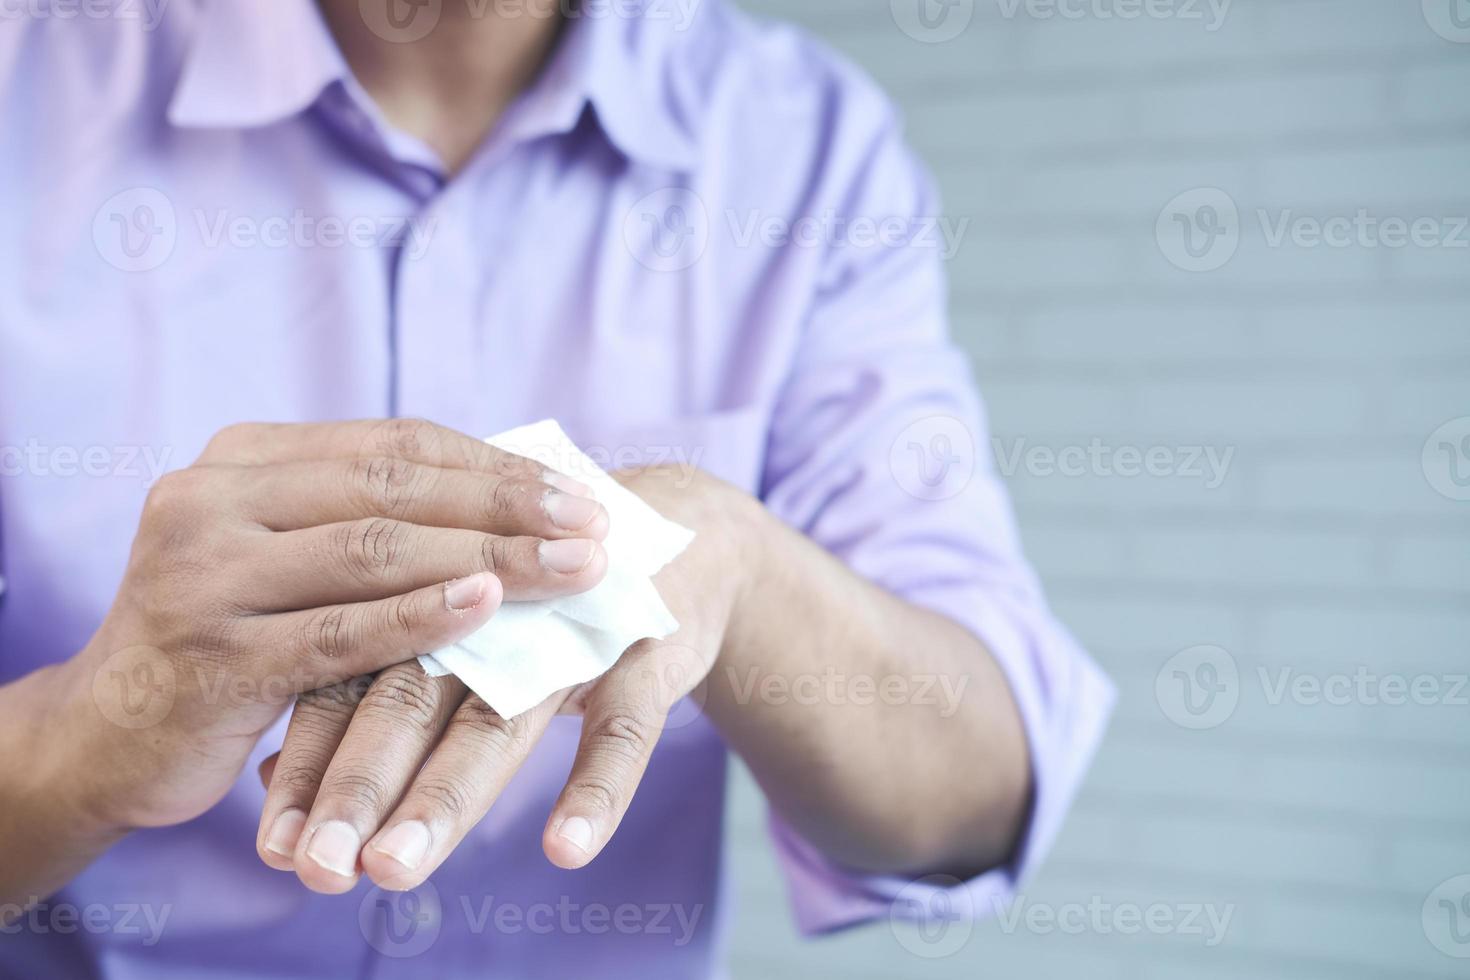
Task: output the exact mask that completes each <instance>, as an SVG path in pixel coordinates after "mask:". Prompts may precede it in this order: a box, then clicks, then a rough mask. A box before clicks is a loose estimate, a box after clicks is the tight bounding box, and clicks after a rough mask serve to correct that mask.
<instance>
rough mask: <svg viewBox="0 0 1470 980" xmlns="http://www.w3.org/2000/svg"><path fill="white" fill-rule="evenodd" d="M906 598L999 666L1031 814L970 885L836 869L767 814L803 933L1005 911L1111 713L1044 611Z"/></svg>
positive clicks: (954, 597)
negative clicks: (951, 625) (953, 625)
mask: <svg viewBox="0 0 1470 980" xmlns="http://www.w3.org/2000/svg"><path fill="white" fill-rule="evenodd" d="M907 598H908V599H909V600H910V601H912V602H914V603H915V604H916V605H920V606H923V607H925V608H928V609H932V610H934V611H935V612H939V613H941V614H943V615H946V616H948V617H949V618H951V619H953V620H955V621H956V622H958V623H960V624H961V625H963V626H965V627H967V628H969V629H970V630H971V631H972V632H973V633H974V634H975V635H976V636H977V637H979V639H980V640H981V641H982V642H983V643H984V644H985V646H986V648H987V649H988V650H989V651H990V654H991V655H992V656H993V657H994V658H995V660H996V662H997V663H999V664H1000V667H1001V669H1002V671H1003V672H1004V673H1005V676H1006V679H1007V681H1008V682H1009V683H1010V686H1011V691H1012V694H1013V696H1014V698H1015V701H1016V705H1017V708H1018V709H1019V711H1020V715H1021V722H1022V725H1023V726H1024V728H1025V732H1026V741H1027V744H1028V746H1029V748H1030V753H1031V769H1032V786H1033V799H1032V806H1031V812H1030V814H1029V816H1028V819H1027V824H1026V827H1025V829H1024V830H1023V831H1022V837H1021V841H1020V845H1019V846H1018V847H1017V849H1016V855H1015V857H1014V858H1013V859H1012V860H1011V861H1010V862H1008V863H1007V864H1005V865H1001V866H999V867H996V868H992V869H991V870H989V871H986V872H984V873H983V874H980V875H977V876H976V877H974V878H971V879H970V880H968V881H959V880H958V879H956V878H953V877H949V876H945V875H930V876H927V877H921V878H914V877H908V876H902V875H873V874H866V873H863V872H859V871H853V870H851V869H848V868H844V867H841V866H839V865H838V864H836V863H835V862H833V861H832V860H830V859H829V858H827V857H826V855H824V854H822V853H821V851H819V850H818V849H817V848H816V847H815V846H814V845H813V844H811V843H810V842H808V841H807V840H805V839H804V838H803V837H801V836H800V835H799V834H798V833H797V832H796V831H795V830H793V829H792V828H791V827H790V826H789V825H788V824H786V823H785V821H783V820H782V819H781V818H780V817H779V816H778V815H776V814H775V813H774V812H773V813H771V815H770V818H769V822H770V832H771V837H772V841H773V843H774V844H775V848H776V853H777V856H778V858H779V860H780V863H781V866H782V870H783V873H784V874H785V877H786V883H787V888H788V890H789V892H790V895H791V902H792V905H793V908H794V911H795V915H796V923H797V926H798V927H799V928H800V930H801V931H802V933H803V934H805V935H816V934H820V933H824V932H831V931H834V930H837V929H843V928H846V927H849V926H853V925H857V924H860V923H864V922H869V921H872V920H874V919H878V918H882V917H891V918H894V919H912V920H921V921H932V920H935V919H936V918H938V917H940V916H943V917H945V918H949V919H954V918H965V919H970V918H974V919H979V918H983V917H985V916H988V915H991V914H994V913H995V912H997V911H998V910H999V909H1000V908H1002V907H1004V906H1005V904H1006V903H1008V902H1009V901H1010V900H1011V899H1012V898H1014V897H1015V895H1016V892H1017V890H1018V888H1019V887H1020V886H1021V885H1022V884H1023V883H1024V882H1026V881H1027V880H1029V879H1030V876H1031V875H1032V874H1033V873H1034V872H1035V870H1036V868H1037V867H1038V865H1039V864H1040V863H1041V861H1042V859H1043V858H1044V857H1045V856H1046V854H1047V852H1048V851H1049V850H1050V849H1051V845H1052V842H1053V841H1054V840H1055V839H1056V835H1057V832H1058V831H1059V830H1060V829H1061V825H1062V822H1063V820H1064V819H1065V817H1066V814H1067V811H1068V809H1069V808H1070V807H1071V804H1072V800H1073V798H1074V797H1075V796H1076V793H1077V789H1078V787H1079V786H1080V785H1081V783H1082V779H1083V777H1084V776H1085V775H1086V772H1087V767H1088V764H1089V763H1090V762H1091V760H1092V756H1093V754H1094V753H1095V751H1096V749H1097V746H1098V744H1099V743H1100V742H1101V740H1102V736H1103V732H1104V730H1105V729H1106V727H1107V721H1108V717H1109V715H1110V714H1111V713H1112V707H1113V703H1114V700H1115V698H1116V692H1115V690H1114V688H1113V685H1112V683H1111V682H1110V681H1109V680H1108V679H1107V677H1106V676H1105V675H1104V674H1103V673H1102V671H1101V670H1100V669H1099V668H1098V667H1097V665H1096V664H1094V663H1093V661H1092V659H1091V658H1090V657H1089V656H1088V655H1087V654H1086V653H1085V652H1084V651H1083V650H1082V649H1081V647H1079V646H1078V645H1077V643H1076V641H1075V640H1073V639H1072V637H1071V635H1070V634H1069V633H1068V632H1067V631H1066V629H1065V628H1064V627H1063V626H1061V624H1059V623H1057V622H1056V621H1055V620H1053V619H1052V618H1051V616H1050V614H1049V613H1047V612H1046V611H1045V610H1044V609H1043V610H1037V609H1034V608H1026V609H1016V608H1011V607H1010V605H1009V604H1008V603H1005V602H1002V601H997V600H996V599H995V598H993V596H987V597H985V598H981V597H979V596H977V593H976V590H975V589H973V588H969V587H966V588H955V589H943V590H926V591H925V594H924V595H921V596H920V595H911V596H908V597H907Z"/></svg>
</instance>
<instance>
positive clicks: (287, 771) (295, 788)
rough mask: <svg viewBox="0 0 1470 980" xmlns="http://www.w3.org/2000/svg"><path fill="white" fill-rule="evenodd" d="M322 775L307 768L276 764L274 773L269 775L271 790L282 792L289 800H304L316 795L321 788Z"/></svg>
mask: <svg viewBox="0 0 1470 980" xmlns="http://www.w3.org/2000/svg"><path fill="white" fill-rule="evenodd" d="M321 785H322V774H321V773H320V772H318V771H317V770H315V769H311V768H309V767H307V766H288V765H282V764H280V763H277V764H276V771H275V772H274V773H272V774H271V787H270V788H271V789H272V790H275V791H283V792H285V794H286V795H287V796H288V797H290V798H291V799H293V800H294V799H305V798H309V797H311V796H314V795H315V794H316V791H317V790H318V789H320V788H321Z"/></svg>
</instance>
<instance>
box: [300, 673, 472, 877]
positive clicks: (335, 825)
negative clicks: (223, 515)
mask: <svg viewBox="0 0 1470 980" xmlns="http://www.w3.org/2000/svg"><path fill="white" fill-rule="evenodd" d="M464 695H465V687H464V684H463V683H462V682H460V680H459V679H458V678H456V677H453V676H450V677H430V676H428V675H427V674H425V673H424V672H423V671H422V670H420V669H419V667H418V665H416V664H401V665H399V666H397V667H390V668H389V669H387V670H385V671H383V672H382V673H381V674H379V675H378V676H377V678H376V679H375V680H374V681H373V683H372V685H371V686H370V687H368V689H367V693H366V694H365V695H364V696H363V699H362V703H361V704H359V705H358V706H357V711H356V712H355V713H354V714H353V715H352V720H351V723H350V725H349V726H348V728H347V733H346V734H345V735H344V736H342V738H341V742H340V744H339V745H338V746H337V748H336V751H335V752H334V753H333V755H332V756H331V758H330V761H329V763H328V764H327V765H326V766H325V767H324V768H322V769H317V770H315V771H314V772H313V773H312V775H313V776H314V777H315V784H316V785H318V786H319V787H320V788H319V789H318V790H317V791H316V794H315V799H314V800H313V802H312V804H311V806H310V808H309V813H308V815H307V817H306V822H305V825H304V827H303V829H302V832H301V836H300V839H299V840H298V841H297V844H296V851H295V854H294V865H295V868H296V875H297V877H299V878H300V879H301V881H302V883H303V884H305V885H306V887H308V888H310V889H311V890H312V891H315V892H321V893H323V894H328V895H335V894H339V893H341V892H344V891H347V890H349V889H350V888H352V886H353V885H354V884H356V882H357V875H358V855H359V854H360V853H361V851H362V842H363V841H365V840H367V839H368V838H369V837H370V836H372V834H373V833H375V832H376V831H377V829H378V827H379V826H380V825H381V824H382V821H383V817H384V816H386V815H387V813H388V811H389V810H390V809H391V808H392V807H393V805H394V804H395V803H397V802H398V798H399V797H400V796H401V795H402V793H403V790H404V789H405V788H406V787H407V786H408V784H409V782H410V781H411V780H412V779H413V776H414V773H416V772H417V771H418V770H419V767H420V766H422V765H423V762H424V758H425V757H426V756H427V755H428V754H429V750H430V749H431V748H433V746H434V743H435V742H436V741H438V739H439V737H440V734H441V733H442V732H443V731H444V726H445V725H447V724H448V723H449V717H450V715H451V714H452V713H453V711H454V709H455V708H456V707H457V706H458V705H460V704H461V703H462V702H463V701H464Z"/></svg>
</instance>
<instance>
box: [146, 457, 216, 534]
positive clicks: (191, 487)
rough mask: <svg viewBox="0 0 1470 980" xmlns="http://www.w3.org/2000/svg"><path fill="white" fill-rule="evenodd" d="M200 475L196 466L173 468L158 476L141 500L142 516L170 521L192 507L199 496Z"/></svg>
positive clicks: (201, 479)
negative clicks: (145, 496) (144, 497)
mask: <svg viewBox="0 0 1470 980" xmlns="http://www.w3.org/2000/svg"><path fill="white" fill-rule="evenodd" d="M202 482H203V478H202V475H201V473H200V471H199V469H198V468H197V467H190V468H188V469H184V470H174V471H172V472H170V473H165V474H164V475H163V476H161V477H159V478H158V479H157V480H156V481H155V482H154V484H153V487H152V489H150V490H149V491H148V497H147V499H146V500H145V501H144V502H143V514H144V518H145V519H148V518H153V519H155V520H156V519H163V520H167V521H172V520H173V519H175V518H177V517H179V516H180V515H181V514H183V513H185V512H189V511H191V510H192V509H193V506H194V504H195V501H196V500H198V499H199V497H200V491H201V484H202Z"/></svg>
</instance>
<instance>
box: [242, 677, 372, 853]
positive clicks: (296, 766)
mask: <svg viewBox="0 0 1470 980" xmlns="http://www.w3.org/2000/svg"><path fill="white" fill-rule="evenodd" d="M370 681H371V678H370V677H355V678H352V679H351V680H348V681H344V682H342V683H340V684H333V685H330V686H328V687H324V688H320V689H318V690H315V691H309V692H307V693H305V694H302V695H301V696H300V697H299V698H297V699H296V707H295V708H294V709H293V710H292V712H291V721H290V723H289V724H287V726H286V737H285V739H283V740H282V742H281V751H279V752H277V753H276V754H275V755H273V756H271V757H270V758H268V759H266V760H265V761H264V762H262V763H261V764H260V778H261V781H262V782H263V783H265V790H266V791H265V803H264V805H263V806H262V807H261V810H260V827H259V828H258V829H257V830H256V834H255V853H256V854H258V855H260V859H261V860H262V861H264V862H265V863H266V864H267V865H268V866H270V867H272V868H275V869H276V870H277V871H290V870H291V868H292V860H293V855H294V854H295V853H296V843H297V841H298V840H299V839H300V837H301V830H302V828H303V827H304V826H305V825H306V814H307V811H309V810H310V809H311V804H312V801H313V800H314V799H315V798H316V790H317V787H318V786H319V785H321V774H322V773H323V772H325V771H326V768H327V764H328V763H329V762H331V759H332V755H333V753H335V752H336V751H337V745H338V743H339V742H341V740H342V736H343V734H344V733H345V732H346V731H347V725H348V723H349V722H350V721H351V720H352V713H353V711H354V710H355V709H356V707H357V703H358V702H359V701H360V700H361V699H362V696H363V693H364V692H365V691H366V690H367V686H368V683H369V682H370Z"/></svg>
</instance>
